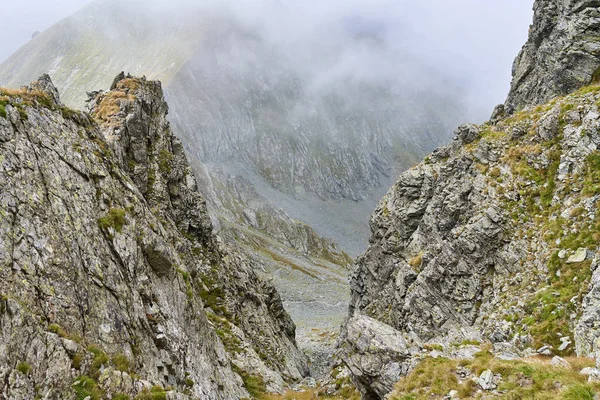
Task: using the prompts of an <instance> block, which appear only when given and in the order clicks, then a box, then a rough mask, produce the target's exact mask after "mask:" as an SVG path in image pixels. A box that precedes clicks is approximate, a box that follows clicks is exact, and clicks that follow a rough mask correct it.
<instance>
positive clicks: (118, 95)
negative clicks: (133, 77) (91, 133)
mask: <svg viewBox="0 0 600 400" xmlns="http://www.w3.org/2000/svg"><path fill="white" fill-rule="evenodd" d="M136 84H137V83H136ZM134 100H135V96H134V95H132V94H127V93H125V92H123V91H121V90H113V91H111V92H108V93H107V94H106V95H105V96H104V97H103V98H102V100H101V101H100V104H99V105H98V108H97V110H96V112H95V114H94V117H95V118H96V119H98V120H101V121H109V120H110V118H111V117H113V116H114V115H116V114H117V113H118V112H119V111H121V105H122V104H123V102H124V101H128V102H131V101H134Z"/></svg>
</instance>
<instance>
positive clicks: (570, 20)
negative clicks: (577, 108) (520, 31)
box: [505, 0, 600, 113]
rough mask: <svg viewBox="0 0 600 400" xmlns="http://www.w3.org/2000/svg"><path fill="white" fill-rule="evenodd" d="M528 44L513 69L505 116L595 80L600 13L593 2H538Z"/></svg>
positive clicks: (599, 56) (599, 59)
mask: <svg viewBox="0 0 600 400" xmlns="http://www.w3.org/2000/svg"><path fill="white" fill-rule="evenodd" d="M533 8H534V13H535V14H534V19H533V24H532V25H531V28H530V30H529V40H528V41H527V43H526V44H525V46H523V49H522V50H521V52H520V53H519V55H518V56H517V58H516V60H515V62H514V66H513V82H512V86H511V90H510V94H509V96H508V99H507V100H506V104H505V108H506V110H507V111H508V112H509V113H512V112H514V111H516V110H520V109H522V108H523V107H526V106H530V105H537V104H542V103H545V102H547V101H549V100H551V99H552V98H554V97H556V96H559V95H565V94H568V93H571V92H573V91H574V90H577V89H579V88H580V87H582V86H585V85H588V84H589V83H590V82H592V80H594V79H598V78H599V77H598V74H597V72H598V67H600V36H598V29H599V28H600V10H599V9H598V2H597V1H595V0H536V2H535V3H534V6H533Z"/></svg>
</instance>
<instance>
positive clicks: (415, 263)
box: [408, 252, 423, 270]
mask: <svg viewBox="0 0 600 400" xmlns="http://www.w3.org/2000/svg"><path fill="white" fill-rule="evenodd" d="M422 263H423V253H422V252H421V253H419V254H417V255H416V256H414V257H413V258H411V259H410V260H409V261H408V265H410V266H411V267H412V268H413V269H415V270H416V269H418V268H420V267H421V264H422Z"/></svg>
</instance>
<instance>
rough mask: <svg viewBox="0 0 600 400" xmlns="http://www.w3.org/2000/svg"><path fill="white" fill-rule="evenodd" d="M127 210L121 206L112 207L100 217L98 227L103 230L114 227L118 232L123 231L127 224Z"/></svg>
mask: <svg viewBox="0 0 600 400" xmlns="http://www.w3.org/2000/svg"><path fill="white" fill-rule="evenodd" d="M125 215H126V212H125V210H123V209H121V208H111V209H110V210H109V211H108V214H106V215H105V216H104V217H102V218H99V219H98V227H99V228H100V229H102V230H103V231H106V230H108V228H113V229H114V230H115V231H117V232H119V233H120V232H121V230H122V229H123V226H124V225H125Z"/></svg>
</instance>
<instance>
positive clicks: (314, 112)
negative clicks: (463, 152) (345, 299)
mask: <svg viewBox="0 0 600 400" xmlns="http://www.w3.org/2000/svg"><path fill="white" fill-rule="evenodd" d="M157 3H160V2H157ZM277 10H279V11H278V12H281V13H282V15H283V18H289V15H290V13H291V12H292V11H290V10H287V9H285V7H283V8H277ZM130 19H131V20H132V21H131V22H130V21H129V20H130ZM358 26H359V27H360V24H358ZM149 27H152V29H150V28H149ZM352 27H355V24H349V23H348V21H337V22H336V23H335V24H333V25H327V26H326V27H322V30H323V32H321V31H319V32H318V34H322V36H321V37H320V39H319V46H314V45H307V43H289V44H285V43H284V44H281V43H279V42H278V40H279V39H280V38H279V36H278V35H273V34H272V33H271V34H270V33H269V32H266V31H265V28H264V27H262V26H260V25H258V26H257V25H256V24H252V23H249V22H248V21H246V20H244V18H242V17H239V16H235V15H232V14H231V13H228V12H227V10H224V9H220V8H216V9H212V8H206V7H202V6H194V7H191V6H190V7H188V6H186V7H181V8H179V7H168V6H164V5H156V4H155V3H152V2H151V3H147V2H141V1H139V2H138V1H135V2H117V1H112V0H99V1H97V2H94V3H93V4H91V5H90V6H88V7H86V8H85V9H83V10H81V11H80V12H78V13H76V14H75V15H73V16H72V17H70V18H67V19H66V20H64V21H62V22H61V23H59V24H57V25H55V26H53V27H52V28H50V29H49V30H47V31H46V32H43V33H41V34H40V35H38V36H37V37H35V38H34V39H33V40H32V41H30V42H29V43H28V44H26V45H25V46H24V47H23V48H21V49H20V50H19V51H18V52H17V53H15V54H14V55H13V56H12V57H10V58H9V59H8V60H6V61H5V62H4V63H3V64H2V65H1V66H0V84H4V85H9V86H18V85H21V84H24V83H26V82H28V81H29V80H30V79H31V78H32V77H35V76H39V74H41V73H50V74H51V76H52V77H53V79H54V80H55V82H56V85H57V87H58V88H59V89H60V90H61V93H63V98H64V99H65V102H66V104H68V105H70V106H74V107H77V108H80V107H81V105H82V104H83V100H85V96H84V92H86V91H93V90H97V89H98V88H100V87H107V86H108V85H109V84H110V82H111V80H112V78H113V76H114V74H115V73H116V72H118V71H121V70H124V71H130V72H132V73H135V74H136V75H146V76H148V77H149V78H151V79H161V80H163V81H164V82H165V90H166V96H167V98H168V100H169V103H170V104H171V113H170V118H171V120H172V122H173V126H174V129H175V130H176V131H177V133H178V135H179V136H180V137H181V138H182V140H183V142H184V145H185V148H186V150H187V151H188V153H189V154H190V157H192V158H194V159H195V160H197V161H199V162H203V163H209V164H216V165H217V166H218V167H222V168H223V169H225V170H228V171H230V170H233V171H235V174H236V175H241V176H243V178H244V179H246V180H249V181H251V182H252V184H255V185H259V184H261V183H263V182H264V183H266V185H268V186H269V187H271V188H275V189H276V190H275V192H276V193H277V196H274V197H273V200H271V199H270V200H271V203H272V205H273V206H275V207H276V208H283V209H284V211H285V212H286V213H288V214H289V215H291V216H292V217H294V218H295V219H298V220H302V221H303V222H305V223H311V222H312V221H309V220H307V219H303V218H302V216H303V215H318V216H319V217H318V218H316V220H325V219H330V220H335V221H334V222H335V223H330V224H328V225H326V226H322V227H315V229H317V232H318V233H319V234H320V235H322V236H325V237H328V238H332V239H335V240H336V241H338V242H339V241H340V240H342V239H344V238H346V237H348V235H347V233H346V232H347V231H348V230H351V231H353V235H352V236H353V239H352V240H345V239H344V243H341V245H342V246H343V249H344V250H345V251H347V252H349V253H352V254H357V253H358V252H359V251H360V250H361V249H362V247H363V246H364V244H365V242H366V239H367V235H368V232H366V230H364V229H357V228H356V227H357V226H358V225H360V226H364V223H363V221H366V220H367V219H368V211H367V210H370V209H371V208H372V206H373V205H374V204H375V201H376V199H377V198H378V197H379V196H380V195H381V194H382V193H381V192H382V190H383V189H384V188H386V187H387V186H388V185H389V184H391V183H392V180H393V179H394V177H395V175H396V173H397V171H398V170H404V169H405V168H407V167H408V166H410V165H412V164H413V163H414V162H415V161H416V160H418V159H419V157H421V156H423V155H424V154H426V153H427V152H428V151H430V150H432V149H433V148H435V147H436V146H437V145H439V144H440V142H441V141H442V140H444V139H445V138H447V137H448V135H449V132H450V130H451V127H453V126H455V125H456V124H457V123H458V122H459V121H461V120H463V119H464V117H463V116H464V115H466V110H465V108H464V106H463V105H462V103H461V100H460V98H459V96H458V95H459V94H460V93H461V88H460V87H453V86H452V85H449V84H448V79H446V76H445V72H444V71H443V70H442V69H441V68H439V67H437V66H431V65H427V64H423V65H421V64H420V63H419V61H418V60H417V58H410V57H406V59H403V61H402V62H401V63H399V65H396V64H395V63H393V64H392V63H391V62H390V60H389V54H388V52H389V51H390V50H389V48H388V46H387V44H386V43H385V42H384V40H383V39H382V38H381V37H380V36H378V33H377V32H356V31H355V30H353V29H352ZM311 43H313V42H311ZM357 60H358V61H357ZM357 62H359V65H358V66H356V68H353V65H354V64H355V63H357ZM361 62H363V63H366V64H367V65H362V64H360V63H361ZM372 64H377V65H380V64H381V65H383V66H385V68H387V69H389V71H388V70H386V71H384V72H385V73H381V74H378V73H377V71H378V69H377V68H375V66H376V65H372ZM313 65H314V68H312V66H313ZM309 66H310V67H309ZM390 71H391V72H390ZM255 178H257V179H255ZM256 180H259V181H260V182H255V181H256ZM295 200H299V201H300V202H301V203H302V205H303V206H305V207H306V212H298V213H297V215H294V213H295V212H296V208H297V207H295V206H294V204H293V203H294V201H295ZM355 202H359V205H358V206H356V205H355V204H353V203H355ZM338 203H339V204H340V206H339V207H337V205H338ZM358 222H360V224H359V223H358Z"/></svg>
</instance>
